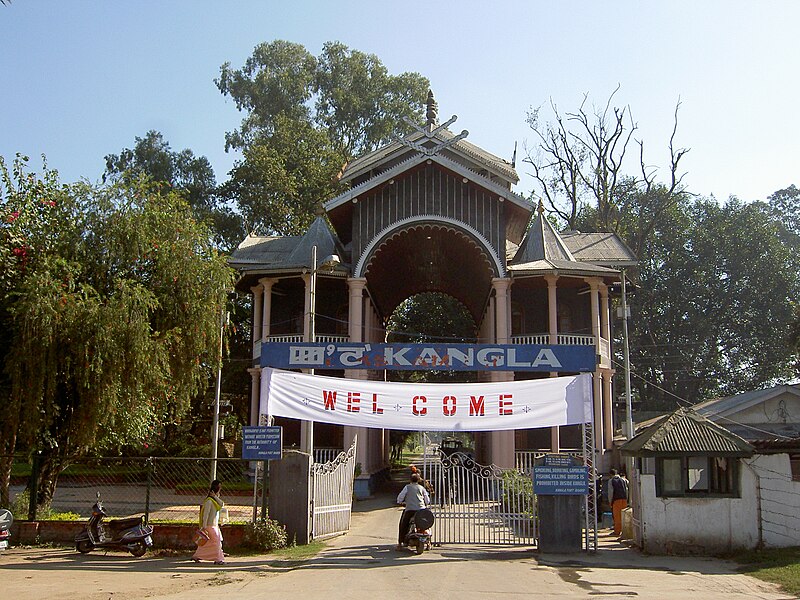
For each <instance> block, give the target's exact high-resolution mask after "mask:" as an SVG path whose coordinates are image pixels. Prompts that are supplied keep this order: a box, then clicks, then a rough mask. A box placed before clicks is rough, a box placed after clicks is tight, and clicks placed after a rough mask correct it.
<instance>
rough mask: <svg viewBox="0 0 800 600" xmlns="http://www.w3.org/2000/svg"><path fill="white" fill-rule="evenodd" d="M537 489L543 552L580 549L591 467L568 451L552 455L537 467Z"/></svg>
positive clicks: (535, 473) (540, 542) (534, 488)
mask: <svg viewBox="0 0 800 600" xmlns="http://www.w3.org/2000/svg"><path fill="white" fill-rule="evenodd" d="M533 491H534V493H535V494H536V497H537V501H538V516H539V523H540V525H539V551H540V552H543V553H547V552H550V553H556V554H564V553H571V552H580V551H581V540H582V532H583V527H582V525H581V517H582V507H583V505H584V500H585V497H586V494H587V493H588V492H589V473H588V467H586V466H585V465H577V464H575V460H574V459H573V457H571V456H569V455H566V454H548V455H547V456H545V457H544V458H543V459H541V464H537V465H536V466H534V468H533Z"/></svg>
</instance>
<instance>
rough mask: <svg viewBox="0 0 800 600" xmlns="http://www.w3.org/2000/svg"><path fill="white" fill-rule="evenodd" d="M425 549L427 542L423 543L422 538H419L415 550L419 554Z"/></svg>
mask: <svg viewBox="0 0 800 600" xmlns="http://www.w3.org/2000/svg"><path fill="white" fill-rule="evenodd" d="M424 550H425V544H423V543H422V541H421V540H417V546H416V548H414V552H416V553H417V554H422V552H423V551H424Z"/></svg>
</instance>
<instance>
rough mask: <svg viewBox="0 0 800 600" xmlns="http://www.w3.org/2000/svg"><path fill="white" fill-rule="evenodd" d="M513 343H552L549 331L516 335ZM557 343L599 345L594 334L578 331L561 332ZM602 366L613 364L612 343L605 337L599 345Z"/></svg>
mask: <svg viewBox="0 0 800 600" xmlns="http://www.w3.org/2000/svg"><path fill="white" fill-rule="evenodd" d="M511 343H512V344H532V345H537V346H547V345H549V344H550V334H549V333H534V334H526V335H515V336H512V337H511ZM556 344H558V345H572V346H597V343H596V342H595V337H594V336H593V335H583V334H578V333H559V334H558V335H557V336H556ZM598 354H599V355H600V365H599V366H601V367H610V366H611V344H610V343H609V342H608V340H607V339H605V338H600V345H599V347H598Z"/></svg>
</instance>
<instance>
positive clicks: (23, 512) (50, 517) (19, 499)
mask: <svg viewBox="0 0 800 600" xmlns="http://www.w3.org/2000/svg"><path fill="white" fill-rule="evenodd" d="M30 498H31V495H30V491H29V490H27V489H26V490H23V491H22V492H20V493H19V494H17V495H16V497H15V498H14V501H13V502H12V503H11V507H10V508H9V510H10V511H11V514H12V515H14V519H18V520H25V519H27V518H28V509H29V508H30V506H29V504H30ZM36 518H37V519H38V520H39V521H81V520H82V519H83V517H81V516H80V515H79V514H78V513H74V512H56V511H54V510H53V509H51V508H50V507H49V506H40V507H39V510H37V511H36Z"/></svg>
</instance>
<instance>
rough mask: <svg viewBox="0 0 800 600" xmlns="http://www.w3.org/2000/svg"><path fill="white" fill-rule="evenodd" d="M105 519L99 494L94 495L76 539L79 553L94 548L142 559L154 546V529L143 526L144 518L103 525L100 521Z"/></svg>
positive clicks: (116, 521)
mask: <svg viewBox="0 0 800 600" xmlns="http://www.w3.org/2000/svg"><path fill="white" fill-rule="evenodd" d="M107 516H108V514H107V513H106V511H105V509H104V508H103V503H102V502H101V501H100V492H97V502H95V503H94V506H92V516H91V517H90V518H89V522H88V523H87V524H86V527H85V528H84V530H83V531H82V532H81V533H79V534H78V535H77V536H75V548H77V550H78V552H80V553H82V554H86V553H87V552H91V551H92V550H94V549H95V548H113V549H117V550H127V551H128V552H130V553H131V554H133V555H134V556H142V555H143V554H144V553H145V552H147V549H148V548H149V547H150V546H152V545H153V527H152V526H151V525H145V524H144V517H130V518H128V519H112V520H111V521H103V517H107Z"/></svg>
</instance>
